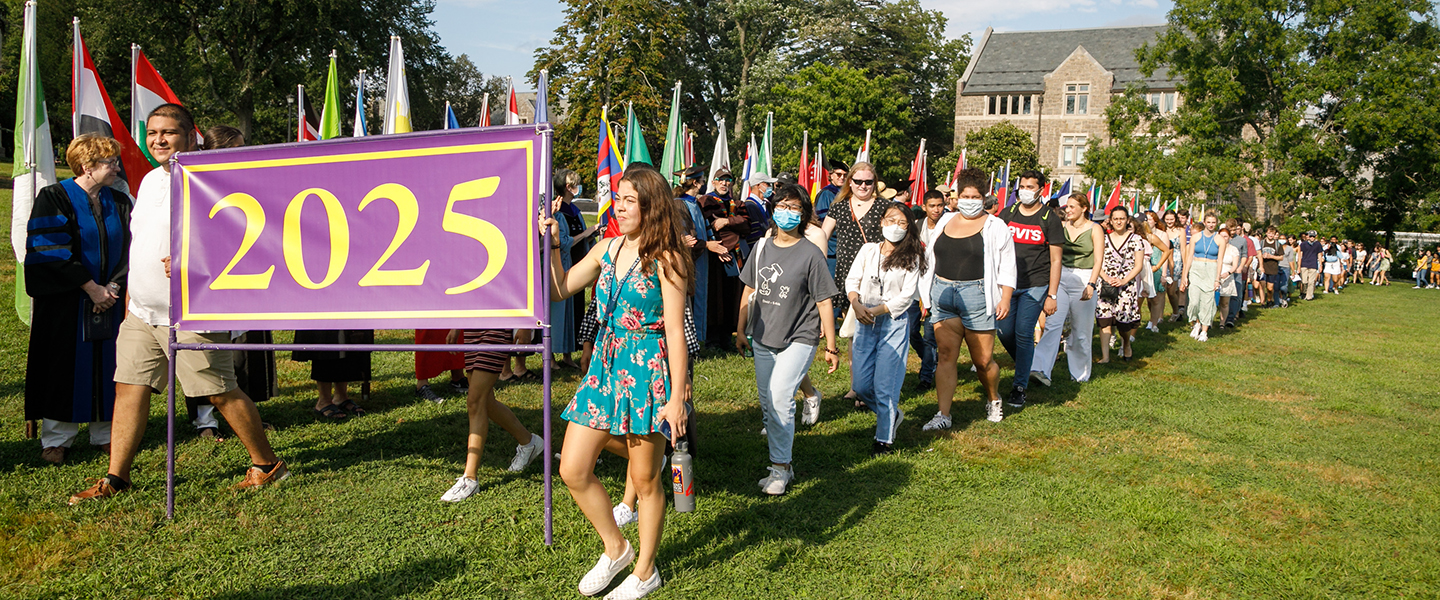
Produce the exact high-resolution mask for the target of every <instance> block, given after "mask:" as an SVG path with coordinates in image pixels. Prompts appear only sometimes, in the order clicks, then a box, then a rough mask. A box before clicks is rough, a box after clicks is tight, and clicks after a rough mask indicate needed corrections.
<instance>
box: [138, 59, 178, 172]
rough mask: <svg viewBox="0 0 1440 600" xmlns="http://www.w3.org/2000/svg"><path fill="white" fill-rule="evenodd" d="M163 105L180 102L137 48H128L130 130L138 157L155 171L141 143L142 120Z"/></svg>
mask: <svg viewBox="0 0 1440 600" xmlns="http://www.w3.org/2000/svg"><path fill="white" fill-rule="evenodd" d="M162 104H180V98H179V97H178V96H176V95H175V92H172V91H170V86H169V85H166V83H165V80H164V79H162V78H161V77H160V72H159V71H156V70H155V66H154V65H151V64H150V59H149V58H147V57H146V56H145V51H144V50H141V49H140V46H139V45H137V44H131V45H130V130H131V131H134V132H135V137H136V138H138V139H136V140H135V141H136V143H137V145H139V146H140V153H141V154H144V155H145V160H147V161H150V166H152V167H158V166H160V162H159V161H157V160H155V157H153V156H150V149H149V148H146V147H145V144H144V143H141V142H143V141H144V139H145V120H146V119H147V118H149V117H150V111H152V110H155V108H156V107H158V106H160V105H162Z"/></svg>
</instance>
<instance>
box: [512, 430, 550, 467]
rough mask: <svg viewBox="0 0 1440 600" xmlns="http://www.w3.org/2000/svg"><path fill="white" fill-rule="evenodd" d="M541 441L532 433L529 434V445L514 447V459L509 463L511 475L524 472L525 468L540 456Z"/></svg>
mask: <svg viewBox="0 0 1440 600" xmlns="http://www.w3.org/2000/svg"><path fill="white" fill-rule="evenodd" d="M543 441H544V440H543V439H542V438H541V437H540V436H538V435H535V434H533V433H532V434H530V443H528V444H520V445H519V446H516V447H515V459H514V460H512V461H510V471H511V472H512V473H518V472H520V471H524V470H525V467H528V466H530V463H532V462H535V459H536V458H539V456H540V450H541V449H542V448H541V447H540V446H541V442H543Z"/></svg>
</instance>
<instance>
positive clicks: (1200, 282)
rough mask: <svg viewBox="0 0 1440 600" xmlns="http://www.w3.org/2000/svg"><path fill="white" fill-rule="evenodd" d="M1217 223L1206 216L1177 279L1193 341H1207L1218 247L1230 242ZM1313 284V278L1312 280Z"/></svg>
mask: <svg viewBox="0 0 1440 600" xmlns="http://www.w3.org/2000/svg"><path fill="white" fill-rule="evenodd" d="M1218 221H1219V219H1217V218H1216V217H1215V213H1206V215H1205V218H1204V220H1203V221H1202V224H1203V226H1204V228H1205V229H1204V230H1203V231H1200V232H1197V233H1196V234H1195V235H1194V236H1192V238H1191V242H1190V243H1189V244H1188V245H1187V246H1186V249H1185V272H1184V273H1183V274H1182V276H1181V277H1180V291H1182V292H1187V294H1188V298H1187V300H1186V303H1185V304H1186V306H1187V308H1188V310H1189V313H1188V314H1187V316H1188V317H1189V320H1190V322H1191V323H1194V326H1192V327H1191V328H1190V337H1192V338H1195V340H1196V341H1201V342H1203V341H1206V340H1208V339H1210V325H1211V324H1212V323H1214V322H1215V290H1216V288H1218V287H1219V286H1220V258H1221V256H1220V248H1221V246H1224V245H1226V244H1228V243H1229V242H1230V239H1229V237H1230V236H1229V234H1227V233H1226V232H1224V231H1216V230H1215V225H1216V223H1217V222H1218ZM1312 281H1313V279H1312Z"/></svg>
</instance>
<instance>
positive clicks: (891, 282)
mask: <svg viewBox="0 0 1440 600" xmlns="http://www.w3.org/2000/svg"><path fill="white" fill-rule="evenodd" d="M884 260H885V257H884V256H882V255H881V254H880V243H879V242H870V243H868V244H865V245H864V246H861V247H860V251H859V252H856V253H855V262H853V263H851V264H850V274H849V275H847V276H846V277H845V295H846V296H849V295H850V292H856V293H858V294H860V303H861V304H864V305H866V306H875V305H877V304H881V303H884V304H885V308H887V309H889V310H890V318H892V319H898V318H900V317H901V316H903V315H904V314H905V311H907V310H910V306H911V305H913V304H915V289H916V288H917V287H918V286H919V284H920V270H919V269H915V270H907V269H881V268H880V266H881V264H882V263H883V262H884ZM877 280H878V284H877Z"/></svg>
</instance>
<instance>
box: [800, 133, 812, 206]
mask: <svg viewBox="0 0 1440 600" xmlns="http://www.w3.org/2000/svg"><path fill="white" fill-rule="evenodd" d="M799 171H800V172H799V173H798V174H797V175H798V177H797V181H796V183H799V184H800V189H802V190H805V191H806V192H807V193H808V192H809V191H810V181H811V178H810V130H808V129H807V130H805V132H804V133H803V134H801V136H800V169H799Z"/></svg>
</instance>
